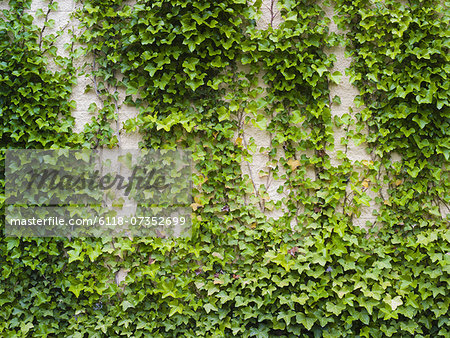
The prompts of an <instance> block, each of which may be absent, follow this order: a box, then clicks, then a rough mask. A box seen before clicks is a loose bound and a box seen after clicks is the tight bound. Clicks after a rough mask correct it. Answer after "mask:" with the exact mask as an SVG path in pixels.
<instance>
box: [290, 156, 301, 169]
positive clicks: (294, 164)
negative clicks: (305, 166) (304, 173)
mask: <svg viewBox="0 0 450 338" xmlns="http://www.w3.org/2000/svg"><path fill="white" fill-rule="evenodd" d="M287 164H289V166H290V167H291V169H292V170H295V169H297V168H298V167H299V166H300V161H299V160H294V159H292V158H291V159H290V160H289V161H288V162H287Z"/></svg>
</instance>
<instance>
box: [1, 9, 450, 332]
mask: <svg viewBox="0 0 450 338" xmlns="http://www.w3.org/2000/svg"><path fill="white" fill-rule="evenodd" d="M260 5H261V3H260V2H259V1H257V2H256V3H255V4H254V5H252V6H250V5H248V4H247V3H246V1H245V0H218V1H195V0H171V1H168V0H161V1H141V0H138V1H137V4H136V5H134V6H130V5H129V4H127V3H126V2H124V1H120V0H110V1H93V0H86V1H83V2H82V6H81V9H80V10H78V11H77V12H76V13H75V17H76V18H77V19H78V20H79V21H80V27H81V29H82V33H81V34H80V35H78V36H76V37H74V39H75V40H74V42H76V43H77V44H79V45H80V47H78V48H79V49H77V48H73V50H72V51H71V53H70V58H61V57H59V56H57V54H56V50H55V49H54V48H53V47H52V46H51V44H52V41H54V40H53V39H55V38H56V37H55V36H53V37H52V36H48V35H45V34H43V33H45V32H43V31H42V30H40V29H37V27H35V26H33V17H32V16H31V15H29V14H21V13H23V10H24V9H25V8H27V7H29V6H30V1H11V2H10V7H11V9H10V10H9V11H8V10H7V11H4V12H3V17H4V20H3V22H2V23H1V29H0V36H1V44H0V47H1V49H0V66H1V67H2V73H1V74H0V76H1V78H0V79H1V88H0V93H1V94H0V95H1V96H0V109H1V114H2V118H3V121H4V122H3V124H2V129H1V133H2V134H1V140H2V146H3V147H5V148H42V147H78V146H84V147H92V148H95V147H105V146H107V147H115V146H117V145H120V139H119V138H118V137H117V132H116V130H115V129H116V123H117V120H118V114H119V111H120V108H121V105H131V106H135V107H137V108H138V110H139V115H138V116H137V117H136V118H135V119H130V120H128V121H127V122H126V123H125V125H124V128H125V130H127V131H134V130H138V131H139V132H140V133H141V134H142V136H143V144H142V146H143V147H152V148H176V147H182V148H189V149H191V150H192V151H193V159H194V162H195V174H194V186H195V187H194V201H193V203H192V205H191V206H192V209H193V225H194V228H193V236H192V238H189V239H176V240H169V239H161V238H134V239H128V238H119V239H111V238H100V239H84V238H75V239H71V240H69V239H57V238H52V239H46V238H23V239H19V238H5V237H1V238H0V262H1V277H0V278H1V284H0V306H1V310H0V318H1V320H0V333H1V335H2V336H11V337H13V336H17V335H19V336H20V335H23V336H56V335H58V336H59V335H64V336H73V337H85V336H89V337H96V336H99V337H103V336H105V337H107V336H108V337H109V336H152V337H158V336H180V335H182V336H193V337H195V336H233V335H239V336H258V337H261V336H275V335H276V336H285V337H288V336H292V337H294V336H315V337H321V336H324V337H330V336H336V337H338V336H365V337H382V336H385V335H387V336H418V337H430V336H444V337H445V336H448V335H449V330H450V323H449V319H448V318H449V314H450V312H449V305H450V297H449V289H450V285H449V284H450V232H449V218H448V216H447V217H446V218H445V216H444V209H445V208H449V204H450V195H449V191H450V189H449V185H450V182H449V171H448V164H449V156H450V144H449V133H450V131H449V130H450V128H449V123H450V120H449V119H450V116H449V112H450V109H449V102H448V84H449V81H448V72H449V69H448V67H449V65H448V58H449V56H448V55H449V53H448V47H449V45H448V44H449V39H448V6H447V5H446V7H444V6H442V5H439V1H416V0H411V1H410V2H409V3H408V4H401V3H400V2H395V1H391V0H387V1H384V2H380V1H373V2H370V1H344V0H342V1H341V0H338V1H337V3H336V4H335V6H336V12H337V16H336V20H337V21H338V22H339V24H340V25H342V28H345V29H346V32H347V33H346V35H345V36H336V35H335V34H330V33H329V32H328V23H329V19H327V18H326V17H325V15H324V12H323V8H322V7H321V6H322V5H319V3H318V2H317V3H316V2H315V1H313V0H300V1H299V0H290V1H288V0H283V1H279V9H280V12H281V15H282V18H283V22H282V23H281V24H280V25H279V26H278V27H276V26H275V25H271V24H270V25H269V27H268V28H267V29H259V28H257V26H256V22H257V19H258V8H259V6H260ZM54 6H55V4H54V3H53V2H51V3H50V5H49V6H48V10H53V9H54ZM46 11H47V9H44V11H43V12H42V13H44V12H46ZM274 15H275V14H274ZM46 22H48V20H46ZM48 24H51V23H48ZM344 38H345V41H346V44H347V49H348V51H349V53H350V55H351V56H352V58H353V63H352V67H351V69H350V70H349V72H350V75H351V78H352V80H353V81H354V84H355V85H356V86H357V87H358V88H359V89H360V93H361V95H360V97H359V98H358V100H359V101H360V103H361V105H364V108H363V110H362V111H361V112H360V113H358V114H353V115H352V114H346V115H344V116H342V117H333V116H332V114H331V109H330V107H331V106H332V105H333V104H339V99H338V98H333V99H332V98H331V97H330V90H329V87H330V84H331V83H338V82H339V77H340V75H341V74H339V73H338V72H334V73H333V72H331V71H330V70H331V69H332V66H333V62H334V61H335V57H334V56H333V55H328V54H326V53H325V52H324V50H325V48H326V47H330V46H334V45H336V44H337V43H339V42H340V41H344ZM14 39H15V40H14ZM12 41H17V43H15V44H14V43H12ZM81 54H84V55H85V57H86V58H87V60H92V63H88V64H86V66H85V67H84V69H83V70H82V71H83V72H84V73H85V74H87V75H88V76H90V77H91V78H92V79H93V83H94V85H93V87H92V88H90V89H91V90H94V91H95V93H96V94H97V95H98V97H99V99H100V102H101V106H100V107H98V106H97V105H95V104H93V105H91V110H92V112H95V113H96V115H95V117H94V118H93V120H92V122H91V123H89V124H88V125H87V126H86V128H85V131H84V133H82V134H72V133H71V132H70V131H71V130H70V128H71V126H72V118H71V117H70V111H71V109H72V108H73V103H71V102H70V101H69V95H70V92H71V86H72V85H73V83H74V82H73V81H74V68H73V66H72V58H73V57H78V56H81ZM50 61H52V62H55V63H56V64H57V65H59V67H60V69H61V70H60V71H57V72H52V71H51V70H48V67H47V63H48V62H50ZM88 89H89V88H88ZM121 90H124V91H125V93H126V94H125V95H126V98H125V101H124V102H123V103H121V102H120V100H119V96H120V91H121ZM250 124H252V125H253V126H255V127H257V128H259V129H261V130H263V131H266V132H267V133H268V135H270V141H271V144H270V146H269V147H268V148H263V149H261V148H259V149H258V148H257V146H256V144H255V141H254V140H253V139H252V138H250V137H249V136H248V135H247V132H246V128H248V126H249V125H250ZM366 126H367V127H368V129H369V134H368V135H365V134H364V132H363V130H364V128H365V127H366ZM333 128H344V130H345V131H346V132H347V133H346V137H345V138H344V140H342V142H343V143H344V144H348V143H349V142H350V141H352V142H354V143H360V142H363V141H367V143H368V145H369V147H370V148H371V150H372V153H373V160H372V161H357V162H352V161H350V160H349V159H348V157H347V154H346V153H345V152H342V151H341V152H338V159H339V164H338V165H333V164H332V162H331V160H330V151H331V150H333V147H334V142H335V141H334V135H333ZM394 152H397V153H399V154H400V155H401V156H402V161H401V162H394V161H392V159H391V155H392V153H394ZM254 153H257V154H258V153H261V154H264V155H266V156H268V159H269V160H268V167H267V171H264V172H261V173H259V175H260V176H261V177H267V184H265V185H260V184H257V181H256V180H255V178H254V177H252V176H251V175H243V174H242V172H243V170H242V167H245V166H246V163H247V162H248V161H251V160H252V154H254ZM308 171H312V172H313V173H314V177H313V178H311V177H309V176H308ZM271 179H276V180H278V181H281V182H283V183H282V185H281V186H280V188H279V193H280V194H284V196H285V197H284V198H283V199H282V200H281V201H278V202H274V201H271V200H270V199H269V198H268V192H267V189H268V185H269V182H271ZM2 183H3V181H2ZM3 185H4V183H3ZM3 185H2V186H3ZM382 187H387V190H385V189H382ZM369 188H370V189H372V190H373V191H374V192H376V193H377V194H379V197H378V198H377V199H376V201H372V205H373V203H376V204H378V207H379V214H378V220H377V222H376V223H374V224H368V227H367V229H361V228H359V227H357V226H354V225H353V220H354V218H355V217H357V216H358V215H359V213H360V212H361V207H362V206H367V205H370V202H371V200H370V198H369V195H368V194H367V189H369ZM277 209H281V210H283V216H282V217H281V218H279V219H276V220H275V219H273V218H270V217H268V216H267V214H268V212H270V211H272V210H277ZM2 222H3V221H2ZM2 227H3V225H2ZM118 271H121V272H123V271H127V272H128V273H127V277H126V278H125V281H124V282H122V283H121V284H119V283H116V281H117V279H116V280H115V276H116V273H117V272H118Z"/></svg>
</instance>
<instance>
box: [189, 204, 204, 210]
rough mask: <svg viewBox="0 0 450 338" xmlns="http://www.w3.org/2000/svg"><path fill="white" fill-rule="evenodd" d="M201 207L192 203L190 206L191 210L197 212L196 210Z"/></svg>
mask: <svg viewBox="0 0 450 338" xmlns="http://www.w3.org/2000/svg"><path fill="white" fill-rule="evenodd" d="M201 206H202V205H201V204H199V203H192V204H191V208H192V210H194V211H195V210H197V209H198V208H200V207H201Z"/></svg>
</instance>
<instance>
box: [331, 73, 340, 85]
mask: <svg viewBox="0 0 450 338" xmlns="http://www.w3.org/2000/svg"><path fill="white" fill-rule="evenodd" d="M341 77H342V73H341V72H339V71H335V72H334V73H333V74H329V78H330V80H331V81H332V82H334V83H335V84H339V82H340V81H341Z"/></svg>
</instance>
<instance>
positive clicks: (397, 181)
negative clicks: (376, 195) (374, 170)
mask: <svg viewBox="0 0 450 338" xmlns="http://www.w3.org/2000/svg"><path fill="white" fill-rule="evenodd" d="M402 183H403V180H396V181H395V185H396V186H397V187H398V186H399V185H400V184H402Z"/></svg>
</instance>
